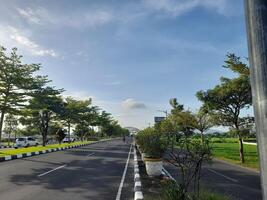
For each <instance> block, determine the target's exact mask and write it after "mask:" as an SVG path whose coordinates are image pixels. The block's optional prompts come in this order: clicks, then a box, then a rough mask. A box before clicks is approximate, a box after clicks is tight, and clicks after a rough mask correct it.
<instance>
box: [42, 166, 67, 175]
mask: <svg viewBox="0 0 267 200" xmlns="http://www.w3.org/2000/svg"><path fill="white" fill-rule="evenodd" d="M66 166H67V165H66V164H65V165H61V166H59V167H57V168H55V169H52V170H50V171H48V172H45V173H42V174H39V175H38V177H41V176H44V175H46V174H49V173H51V172H53V171H56V170H58V169H61V168H63V167H66Z"/></svg>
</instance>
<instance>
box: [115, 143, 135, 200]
mask: <svg viewBox="0 0 267 200" xmlns="http://www.w3.org/2000/svg"><path fill="white" fill-rule="evenodd" d="M131 151H132V145H131V147H130V150H129V153H128V158H127V161H126V164H125V168H124V171H123V175H122V177H121V183H120V186H119V189H118V192H117V196H116V200H120V199H121V191H122V187H123V183H124V179H125V176H126V172H127V168H128V165H129V160H130V156H131Z"/></svg>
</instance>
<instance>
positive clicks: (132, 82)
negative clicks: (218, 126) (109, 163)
mask: <svg viewBox="0 0 267 200" xmlns="http://www.w3.org/2000/svg"><path fill="white" fill-rule="evenodd" d="M0 44H1V45H3V46H5V47H6V48H8V49H10V48H12V47H18V49H19V53H21V54H22V55H24V58H23V60H24V61H25V62H27V63H42V66H43V68H42V71H41V73H42V74H47V75H48V76H49V77H50V79H52V80H53V84H54V85H55V86H57V87H58V88H65V89H66V92H65V94H64V95H72V96H74V97H76V98H79V99H83V98H88V97H92V98H93V101H94V102H95V104H97V105H100V106H101V107H102V108H103V109H105V110H107V111H108V112H111V113H112V114H113V116H114V118H116V119H117V120H119V122H120V123H121V124H122V125H123V126H135V127H138V128H143V127H145V126H148V125H149V123H151V124H152V123H153V117H154V116H162V115H164V114H163V113H160V112H158V111H157V110H166V109H168V110H169V109H170V106H169V104H168V101H169V99H170V98H172V97H177V99H178V101H179V102H181V103H183V104H184V105H185V107H189V108H190V109H191V110H194V109H196V108H198V107H199V105H200V102H198V101H197V99H196V98H195V93H196V92H197V91H198V90H201V89H208V88H210V87H212V86H214V85H215V84H216V83H218V80H219V77H221V76H222V75H224V76H231V75H232V74H231V73H230V72H228V71H227V70H226V69H224V68H222V67H221V66H222V65H223V61H224V59H225V55H226V53H227V52H234V53H236V54H238V55H239V56H241V57H247V41H246V34H245V23H244V13H243V0H235V1H233V0H75V1H72V0H60V1H59V0H58V1H54V0H46V1H42V0H35V1H30V0H27V1H19V0H18V1H15V0H9V1H2V5H1V7H0Z"/></svg>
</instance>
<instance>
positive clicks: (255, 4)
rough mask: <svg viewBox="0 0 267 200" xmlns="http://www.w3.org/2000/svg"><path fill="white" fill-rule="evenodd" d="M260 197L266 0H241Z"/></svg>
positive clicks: (265, 130)
mask: <svg viewBox="0 0 267 200" xmlns="http://www.w3.org/2000/svg"><path fill="white" fill-rule="evenodd" d="M245 12H246V23H247V35H248V48H249V62H250V67H251V68H250V70H251V71H250V73H251V77H250V78H251V86H252V96H253V107H254V114H255V120H256V132H257V141H258V152H259V158H260V159H259V160H260V172H261V187H262V193H263V200H267V0H245Z"/></svg>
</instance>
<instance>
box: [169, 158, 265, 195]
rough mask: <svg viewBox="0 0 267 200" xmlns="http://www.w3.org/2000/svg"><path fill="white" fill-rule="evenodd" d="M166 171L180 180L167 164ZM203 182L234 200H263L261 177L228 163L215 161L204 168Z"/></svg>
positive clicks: (208, 187)
mask: <svg viewBox="0 0 267 200" xmlns="http://www.w3.org/2000/svg"><path fill="white" fill-rule="evenodd" d="M165 168H166V170H167V171H168V172H169V173H170V174H171V175H172V176H173V178H175V179H177V180H178V179H179V174H178V172H177V169H176V168H175V167H174V166H172V165H170V164H167V163H165ZM201 180H202V183H203V185H204V186H205V188H207V189H210V190H211V191H214V192H218V193H221V194H226V195H228V196H230V197H231V199H233V200H261V199H262V196H261V186H260V175H259V173H257V172H254V171H252V170H248V169H245V168H242V167H239V166H235V165H231V164H228V163H226V162H221V161H217V160H213V161H212V164H207V165H205V166H204V167H203V171H202V176H201Z"/></svg>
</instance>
